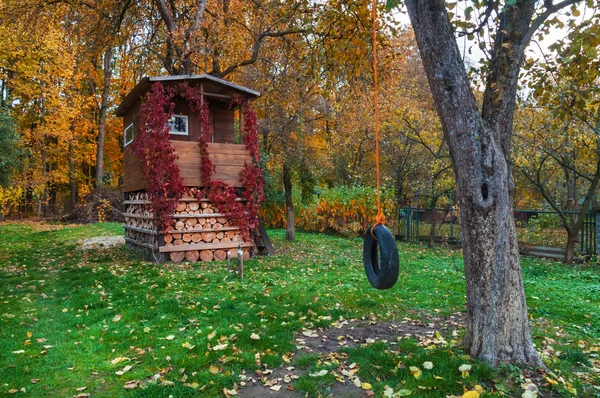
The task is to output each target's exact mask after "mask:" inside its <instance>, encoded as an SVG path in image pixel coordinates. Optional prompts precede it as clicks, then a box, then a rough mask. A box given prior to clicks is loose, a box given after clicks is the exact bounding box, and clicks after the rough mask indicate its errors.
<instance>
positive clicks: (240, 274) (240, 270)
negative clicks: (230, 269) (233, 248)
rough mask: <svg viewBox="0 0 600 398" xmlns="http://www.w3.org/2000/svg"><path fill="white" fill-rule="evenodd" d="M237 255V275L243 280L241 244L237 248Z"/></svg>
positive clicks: (242, 251)
mask: <svg viewBox="0 0 600 398" xmlns="http://www.w3.org/2000/svg"><path fill="white" fill-rule="evenodd" d="M237 255H238V275H239V276H240V279H241V280H244V250H243V249H242V245H241V244H240V245H239V246H238V249H237Z"/></svg>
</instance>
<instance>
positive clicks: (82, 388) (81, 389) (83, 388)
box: [75, 387, 87, 392]
mask: <svg viewBox="0 0 600 398" xmlns="http://www.w3.org/2000/svg"><path fill="white" fill-rule="evenodd" d="M75 390H76V391H80V392H81V391H85V390H87V387H79V388H76V389H75Z"/></svg>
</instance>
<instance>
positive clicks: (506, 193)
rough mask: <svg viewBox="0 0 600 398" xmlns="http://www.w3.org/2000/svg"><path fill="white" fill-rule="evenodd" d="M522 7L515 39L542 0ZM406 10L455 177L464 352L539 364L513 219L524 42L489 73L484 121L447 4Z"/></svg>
mask: <svg viewBox="0 0 600 398" xmlns="http://www.w3.org/2000/svg"><path fill="white" fill-rule="evenodd" d="M519 3H520V4H519V9H518V10H511V11H510V13H509V14H508V15H507V14H506V13H503V15H502V17H501V20H502V21H501V23H503V26H506V29H508V31H509V32H511V29H522V28H523V26H522V25H525V28H527V26H529V23H530V21H531V15H532V10H533V7H534V5H535V1H533V0H525V1H524V2H523V1H521V2H519ZM525 3H526V4H525ZM406 5H407V8H408V12H409V16H410V19H411V22H412V25H413V28H414V30H415V35H416V38H417V43H418V45H419V49H420V52H421V57H422V60H423V64H424V67H425V71H426V73H427V78H428V80H429V85H430V87H431V90H432V94H433V98H434V101H435V104H436V107H437V110H438V113H439V115H440V119H441V122H442V127H443V129H444V134H445V137H446V140H447V141H448V146H449V149H450V155H451V158H452V164H453V168H454V172H455V176H456V185H457V186H456V189H457V200H458V202H459V203H460V205H459V206H460V226H461V235H462V242H463V255H464V262H465V277H466V290H467V317H466V335H465V340H464V344H465V350H466V351H467V352H468V353H469V354H470V355H471V356H472V357H474V358H479V359H481V360H483V361H485V362H488V363H490V364H492V365H496V364H498V363H501V362H513V363H524V364H531V365H538V364H540V363H541V361H540V359H539V356H538V354H537V352H536V351H535V348H534V346H533V343H532V340H531V333H530V330H529V323H528V315H527V306H526V302H525V291H524V288H523V281H522V273H521V265H520V261H519V250H518V244H517V236H516V228H515V222H514V218H513V190H514V181H513V177H512V173H511V170H510V166H509V163H508V162H507V160H506V159H507V157H508V154H509V150H510V135H511V133H512V120H513V116H514V105H515V93H516V85H517V78H518V74H519V67H520V62H521V57H522V49H521V48H520V47H519V45H518V44H519V43H509V45H507V46H505V45H503V44H504V43H503V42H502V41H500V43H496V45H495V47H494V51H495V52H494V53H493V56H492V61H491V62H492V64H494V63H499V64H501V66H502V67H500V65H492V66H493V67H490V69H494V71H493V72H490V76H488V82H487V86H486V95H485V96H484V98H485V99H484V107H483V115H481V114H480V113H479V110H478V104H477V101H476V100H475V97H474V96H473V94H472V92H471V88H470V82H469V80H468V78H467V75H466V72H465V69H464V64H463V62H462V57H461V54H460V52H459V49H458V46H457V44H456V40H455V39H454V31H453V29H452V25H451V24H450V20H449V18H448V14H447V11H446V8H445V2H444V1H443V0H430V1H420V0H407V1H406ZM515 8H517V7H515ZM513 25H517V26H516V27H515V26H513ZM511 33H514V32H511ZM521 36H522V35H515V36H512V35H507V37H509V38H514V37H517V38H520V37H521ZM509 46H510V48H511V52H510V53H508V52H507V51H506V48H507V47H509ZM495 66H498V68H497V69H498V71H496V67H495ZM490 80H493V81H490ZM489 90H493V92H492V93H489Z"/></svg>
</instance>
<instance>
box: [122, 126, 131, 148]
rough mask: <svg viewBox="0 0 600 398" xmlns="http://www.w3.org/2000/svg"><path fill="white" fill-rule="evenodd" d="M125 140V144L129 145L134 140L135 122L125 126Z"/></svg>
mask: <svg viewBox="0 0 600 398" xmlns="http://www.w3.org/2000/svg"><path fill="white" fill-rule="evenodd" d="M123 141H124V143H125V145H123V146H127V145H129V144H131V142H132V141H133V123H131V124H130V125H129V126H127V127H125V131H124V132H123Z"/></svg>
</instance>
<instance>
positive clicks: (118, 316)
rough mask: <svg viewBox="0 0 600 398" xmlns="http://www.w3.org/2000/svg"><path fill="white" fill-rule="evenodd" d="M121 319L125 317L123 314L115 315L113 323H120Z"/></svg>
mask: <svg viewBox="0 0 600 398" xmlns="http://www.w3.org/2000/svg"><path fill="white" fill-rule="evenodd" d="M121 318H123V315H121V314H117V315H115V317H114V318H113V319H112V321H113V322H119V321H120V320H121Z"/></svg>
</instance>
